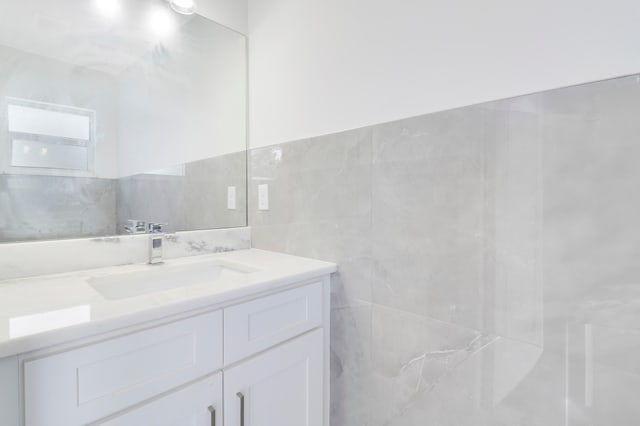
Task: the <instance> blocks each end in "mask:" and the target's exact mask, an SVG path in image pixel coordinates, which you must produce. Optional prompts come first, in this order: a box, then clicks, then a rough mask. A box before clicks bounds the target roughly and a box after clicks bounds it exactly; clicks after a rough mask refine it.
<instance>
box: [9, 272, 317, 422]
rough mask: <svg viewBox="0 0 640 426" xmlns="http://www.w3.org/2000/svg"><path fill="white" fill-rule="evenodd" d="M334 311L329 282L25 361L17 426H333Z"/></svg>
mask: <svg viewBox="0 0 640 426" xmlns="http://www.w3.org/2000/svg"><path fill="white" fill-rule="evenodd" d="M328 307H329V277H328V276H325V277H322V278H319V279H315V280H311V281H306V282H302V283H300V284H299V285H292V286H288V287H287V288H286V289H285V290H281V291H272V292H270V293H261V294H260V295H259V296H255V297H244V298H243V299H241V300H238V301H237V302H233V301H232V302H230V303H228V304H222V305H220V306H214V307H212V308H213V309H215V310H213V311H211V312H205V313H199V314H194V315H193V316H191V317H188V316H187V315H188V314H189V313H188V312H185V313H184V315H183V316H182V318H181V319H176V320H174V321H171V322H167V323H164V324H160V325H156V326H154V327H151V328H148V329H145V330H142V331H136V332H131V333H128V334H123V335H119V336H115V337H113V336H109V338H108V339H104V340H101V341H98V342H95V341H92V342H91V343H90V344H84V345H78V346H77V347H73V348H70V349H67V348H64V349H55V348H54V349H48V350H41V351H37V352H32V353H28V354H23V355H20V356H19V358H18V359H19V361H20V362H19V365H17V366H16V367H17V368H19V377H20V379H21V380H20V381H21V388H22V393H21V395H22V398H21V399H22V403H21V407H22V410H21V411H22V413H23V414H22V415H21V416H20V417H22V418H21V419H20V421H19V423H18V424H15V426H83V425H92V426H96V425H101V426H140V425H152V426H213V425H215V426H302V425H306V426H328V424H329V421H328V386H329V380H328V341H329V309H328ZM185 316H187V317H186V318H185ZM132 326H135V324H132ZM67 347H68V346H67ZM1 386H2V385H1V384H0V387H1ZM3 426H4V425H3ZM7 426H14V425H12V424H10V425H7Z"/></svg>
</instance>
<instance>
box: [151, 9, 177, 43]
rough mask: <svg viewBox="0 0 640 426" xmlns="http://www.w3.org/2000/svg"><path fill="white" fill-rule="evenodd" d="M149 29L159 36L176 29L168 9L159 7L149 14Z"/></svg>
mask: <svg viewBox="0 0 640 426" xmlns="http://www.w3.org/2000/svg"><path fill="white" fill-rule="evenodd" d="M149 30H150V31H151V32H152V33H153V34H154V35H156V36H158V37H165V36H168V35H169V34H171V33H172V32H173V30H174V22H173V19H172V16H171V14H170V12H169V10H168V9H164V8H158V9H155V10H153V11H152V12H151V14H150V15H149Z"/></svg>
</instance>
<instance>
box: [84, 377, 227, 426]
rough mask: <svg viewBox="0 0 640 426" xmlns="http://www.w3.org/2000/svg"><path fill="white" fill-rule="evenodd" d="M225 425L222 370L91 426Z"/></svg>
mask: <svg viewBox="0 0 640 426" xmlns="http://www.w3.org/2000/svg"><path fill="white" fill-rule="evenodd" d="M143 425H150V426H151V425H152V426H222V373H218V374H216V375H214V376H211V377H208V378H206V379H204V380H201V381H199V382H197V383H194V384H191V385H189V386H187V387H185V388H182V389H179V390H177V391H175V392H172V393H170V394H169V395H166V396H164V397H161V398H159V399H156V400H154V401H151V402H149V403H147V404H144V405H142V406H140V407H138V408H135V409H133V410H131V411H128V412H126V413H123V414H120V415H117V416H114V417H112V418H110V419H107V420H104V421H99V422H97V423H94V424H92V425H91V426H143Z"/></svg>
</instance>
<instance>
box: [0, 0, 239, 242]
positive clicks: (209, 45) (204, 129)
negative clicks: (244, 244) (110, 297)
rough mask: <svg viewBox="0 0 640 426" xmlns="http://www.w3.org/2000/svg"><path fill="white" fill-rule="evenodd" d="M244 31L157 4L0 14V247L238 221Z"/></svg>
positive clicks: (58, 0)
mask: <svg viewBox="0 0 640 426" xmlns="http://www.w3.org/2000/svg"><path fill="white" fill-rule="evenodd" d="M245 150H246V39H245V37H244V36H242V35H240V34H238V33H236V32H234V31H232V30H230V29H227V28H225V27H223V26H221V25H219V24H216V23H214V22H212V21H210V20H207V19H206V18H203V17H201V16H199V15H196V14H192V15H185V14H182V13H176V11H175V10H174V9H172V8H171V6H170V4H169V3H168V2H167V1H165V0H128V1H123V0H54V1H51V0H23V1H20V2H7V4H5V5H3V13H2V15H1V16H0V173H1V174H0V242H9V241H30V240H38V239H57V238H75V237H88V236H104V235H113V234H121V233H124V232H126V231H125V226H126V225H127V224H128V223H129V222H128V221H129V220H135V221H140V222H146V223H149V222H155V223H168V224H169V225H168V226H167V227H165V229H166V230H168V231H184V230H195V229H209V228H225V227H236V226H246V155H245Z"/></svg>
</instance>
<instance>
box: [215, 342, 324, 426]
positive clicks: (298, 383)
mask: <svg viewBox="0 0 640 426" xmlns="http://www.w3.org/2000/svg"><path fill="white" fill-rule="evenodd" d="M322 348H323V331H322V329H318V330H315V331H312V332H311V333H309V334H306V335H304V336H301V337H298V338H296V339H294V340H292V341H291V342H289V343H285V344H283V345H281V346H278V347H276V348H274V349H271V350H269V351H267V352H265V353H263V354H260V355H258V356H256V357H255V358H252V359H250V360H247V361H244V362H242V363H240V364H238V365H237V366H235V367H233V368H231V369H229V370H227V371H225V373H224V374H225V378H224V380H225V387H224V404H225V422H224V424H225V426H322V425H323V424H324V419H323V397H324V391H323V388H324V374H323V366H324V363H323V349H322ZM241 413H242V415H241Z"/></svg>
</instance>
